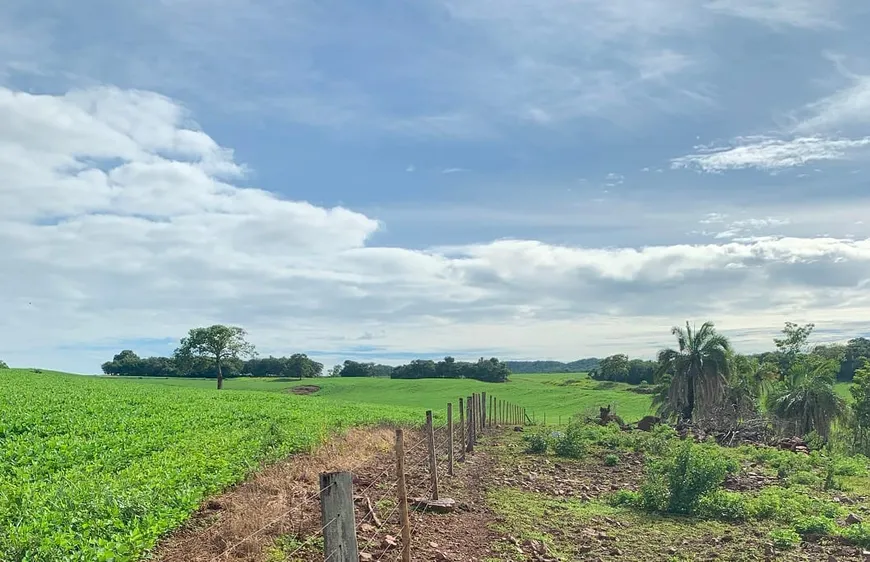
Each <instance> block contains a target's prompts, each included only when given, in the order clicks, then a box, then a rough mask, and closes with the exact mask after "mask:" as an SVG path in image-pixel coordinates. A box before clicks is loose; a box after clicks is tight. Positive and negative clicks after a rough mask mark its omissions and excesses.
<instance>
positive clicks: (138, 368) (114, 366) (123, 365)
mask: <svg viewBox="0 0 870 562" xmlns="http://www.w3.org/2000/svg"><path fill="white" fill-rule="evenodd" d="M101 367H102V369H103V372H104V373H106V374H107V375H117V376H122V377H123V376H128V377H129V376H135V375H141V372H142V359H141V358H140V357H139V356H138V355H136V354H135V353H134V352H133V351H132V350H130V349H125V350H123V351H122V352H121V353H118V354H117V355H115V357H113V358H112V360H111V361H106V362H105V363H103V364H102V366H101Z"/></svg>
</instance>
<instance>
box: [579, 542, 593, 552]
mask: <svg viewBox="0 0 870 562" xmlns="http://www.w3.org/2000/svg"><path fill="white" fill-rule="evenodd" d="M594 549H595V546H594V545H591V544H581V545H580V546H578V547H577V553H578V554H588V553H590V552H592V551H593V550H594Z"/></svg>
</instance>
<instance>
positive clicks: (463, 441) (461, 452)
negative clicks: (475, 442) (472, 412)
mask: <svg viewBox="0 0 870 562" xmlns="http://www.w3.org/2000/svg"><path fill="white" fill-rule="evenodd" d="M466 436H467V433H466V431H465V400H463V399H462V398H460V399H459V444H460V445H462V448H461V449H460V450H459V460H461V461H463V462H465V444H466V441H467V439H466Z"/></svg>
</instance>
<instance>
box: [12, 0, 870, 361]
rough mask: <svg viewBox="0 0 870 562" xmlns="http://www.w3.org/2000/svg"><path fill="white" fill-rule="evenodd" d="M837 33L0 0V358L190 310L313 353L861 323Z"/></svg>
mask: <svg viewBox="0 0 870 562" xmlns="http://www.w3.org/2000/svg"><path fill="white" fill-rule="evenodd" d="M868 26H870V6H867V5H866V4H865V3H862V2H859V1H857V0H839V1H835V0H706V1H701V2H699V1H696V0H691V1H690V0H644V1H641V0H609V1H604V0H537V1H531V0H500V1H496V0H465V1H462V2H458V1H457V2H454V1H452V0H423V1H420V2H413V3H411V2H400V1H381V0H377V1H372V2H366V3H362V4H361V3H354V2H335V1H332V0H327V1H319V2H314V1H309V0H295V1H292V2H287V1H278V0H209V1H205V0H162V1H158V2H133V1H121V0H115V1H111V2H110V1H108V0H83V1H82V2H77V3H75V4H71V3H69V2H62V1H60V0H55V1H45V2H38V3H34V2H30V1H25V0H6V1H5V2H3V4H2V5H0V123H5V124H7V126H4V127H0V145H2V146H3V147H4V150H3V151H2V152H0V169H4V170H5V171H6V176H7V177H6V178H5V181H4V182H3V184H2V185H0V223H3V224H2V228H0V250H3V255H4V256H6V257H5V260H6V264H5V268H4V269H5V270H6V272H7V273H6V274H5V275H4V276H3V277H2V279H0V289H2V291H3V294H4V295H11V297H12V298H11V299H4V300H2V301H0V317H2V320H0V337H2V339H0V358H4V359H5V360H7V361H8V362H10V363H14V364H22V365H23V364H28V365H41V366H45V367H56V368H66V369H70V370H78V371H86V372H87V371H93V370H95V369H96V368H97V367H98V365H99V363H100V362H101V361H102V360H104V358H105V355H106V353H107V352H106V350H107V349H114V348H115V347H119V348H120V347H121V346H125V347H133V348H134V349H136V350H137V351H140V352H142V353H145V354H149V353H168V352H171V350H172V347H173V345H174V344H173V342H175V341H177V339H178V337H180V336H181V335H183V334H184V332H185V331H186V329H187V328H189V327H192V326H197V325H202V324H208V323H212V322H227V323H236V324H240V325H243V326H245V327H246V328H247V329H248V330H249V331H250V332H251V336H252V339H253V340H254V342H255V343H257V344H258V345H259V347H260V349H261V351H262V352H263V353H291V352H296V351H312V352H316V353H315V354H316V355H317V356H318V357H319V358H321V359H322V360H324V361H325V362H327V363H331V362H335V361H338V360H340V359H342V358H344V357H346V356H364V357H366V358H373V359H379V360H384V361H395V360H401V359H404V358H405V357H406V356H408V354H412V355H413V354H415V353H419V354H420V355H427V356H428V355H431V354H439V353H442V352H443V353H451V354H453V355H456V356H460V357H475V356H476V355H478V354H479V353H484V352H485V353H499V354H501V355H502V356H504V357H512V358H526V357H528V358H556V359H566V360H570V359H575V358H577V357H581V356H589V355H605V354H609V353H614V352H620V351H624V352H628V353H630V354H635V355H640V356H648V355H650V354H652V353H653V352H654V351H655V350H656V349H657V348H659V347H661V346H663V345H667V344H669V343H670V342H669V335H668V328H669V326H671V325H673V324H677V323H681V322H683V321H685V320H686V319H696V320H698V321H699V322H700V321H703V320H706V319H712V320H715V321H716V322H717V325H718V326H719V327H720V328H721V329H722V330H723V331H725V332H726V333H727V334H729V335H730V336H732V337H733V338H734V340H735V342H736V343H737V344H738V346H740V347H741V348H742V349H746V350H756V349H762V348H765V347H767V346H769V342H770V338H771V337H772V336H773V334H774V333H775V332H776V331H777V330H778V329H779V328H780V327H781V326H782V324H783V323H784V322H785V320H794V321H813V322H815V323H816V324H817V325H819V326H820V328H824V330H825V331H824V334H825V335H824V337H825V338H826V339H841V338H848V337H851V336H852V335H855V334H858V333H866V331H867V329H868V328H867V325H866V324H865V323H864V319H866V318H867V313H868V312H870V299H868V297H867V296H866V295H867V294H868V291H867V286H868V279H870V240H868V235H870V226H868V225H870V223H867V222H866V220H867V216H866V215H867V209H870V205H868V204H867V203H868V199H870V190H868V187H870V185H868V170H867V164H868V157H870V46H868V43H867V41H866V37H865V35H866V33H865V30H866V29H867V28H868ZM711 295H713V296H714V298H711ZM361 349H364V350H365V352H364V353H363V352H362V351H360V350H361Z"/></svg>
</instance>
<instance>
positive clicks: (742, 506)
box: [696, 490, 750, 521]
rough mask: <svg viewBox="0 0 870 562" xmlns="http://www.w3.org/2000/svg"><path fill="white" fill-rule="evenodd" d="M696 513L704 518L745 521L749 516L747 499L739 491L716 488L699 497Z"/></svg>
mask: <svg viewBox="0 0 870 562" xmlns="http://www.w3.org/2000/svg"><path fill="white" fill-rule="evenodd" d="M696 515H697V516H698V517H702V518H704V519H719V520H722V521H745V520H747V519H749V518H750V506H749V501H748V499H747V497H746V495H744V494H741V493H739V492H729V491H727V490H716V491H714V492H711V493H709V494H706V495H704V496H702V497H701V500H700V501H699V502H698V509H697V512H696Z"/></svg>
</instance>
